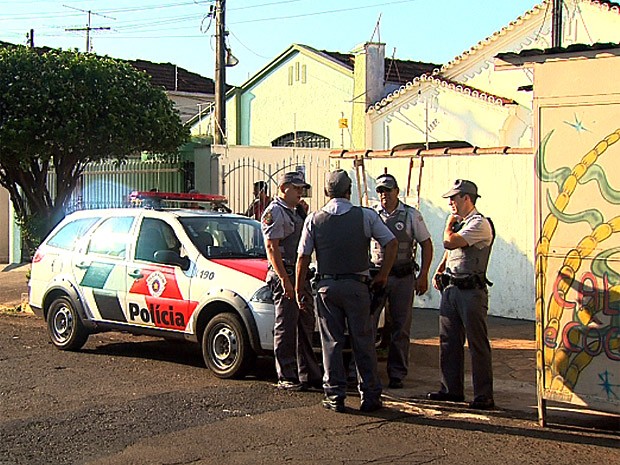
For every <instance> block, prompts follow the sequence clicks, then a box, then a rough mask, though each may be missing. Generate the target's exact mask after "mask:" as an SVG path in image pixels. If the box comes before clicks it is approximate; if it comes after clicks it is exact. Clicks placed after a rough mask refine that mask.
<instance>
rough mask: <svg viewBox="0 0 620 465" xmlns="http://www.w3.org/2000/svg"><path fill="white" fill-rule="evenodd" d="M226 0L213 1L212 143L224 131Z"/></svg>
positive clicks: (220, 136)
mask: <svg viewBox="0 0 620 465" xmlns="http://www.w3.org/2000/svg"><path fill="white" fill-rule="evenodd" d="M225 17H226V0H216V1H215V137H214V141H213V142H214V144H216V145H221V144H223V143H224V134H225V131H226V60H225V53H226V46H225V44H224V40H225V35H226V33H225V31H226V24H225V23H226V19H225Z"/></svg>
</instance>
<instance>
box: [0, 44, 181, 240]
mask: <svg viewBox="0 0 620 465" xmlns="http://www.w3.org/2000/svg"><path fill="white" fill-rule="evenodd" d="M188 137H189V132H188V130H187V128H185V127H184V126H183V125H182V123H181V120H180V118H179V114H178V112H177V111H176V109H175V108H174V105H173V103H172V101H171V100H170V99H168V97H167V96H166V94H165V92H164V91H163V89H160V88H156V87H153V86H152V85H151V83H150V77H149V76H148V75H147V74H146V73H144V72H142V71H139V70H137V69H136V68H134V67H133V66H131V65H130V64H129V63H125V62H122V61H119V60H115V59H112V58H108V57H100V56H96V55H92V54H82V53H78V52H73V51H59V50H51V51H47V52H42V51H41V50H34V49H31V48H26V47H22V46H15V47H7V48H4V49H2V50H0V185H2V186H3V187H5V188H6V189H7V190H8V191H9V194H10V197H11V202H12V203H13V207H14V209H15V214H16V216H17V221H18V222H19V224H20V225H21V226H22V228H24V230H25V231H24V232H25V241H26V242H27V244H26V245H28V246H29V249H30V250H32V247H33V246H36V245H38V243H39V241H40V239H41V238H42V237H44V236H45V235H46V234H47V233H48V232H49V231H50V230H51V229H52V228H53V227H54V225H55V224H56V223H57V222H58V221H60V219H62V217H63V216H64V206H65V202H66V201H67V200H68V199H69V197H70V195H71V193H72V192H73V190H74V188H75V186H76V183H77V181H78V180H79V177H80V175H81V174H82V173H83V171H84V168H85V167H86V165H87V164H88V163H90V162H93V161H97V160H101V159H106V158H113V159H118V160H122V159H125V158H127V157H129V156H131V155H134V154H137V153H140V152H143V151H147V152H151V153H157V154H160V155H164V156H165V155H166V154H173V153H176V152H177V150H178V148H179V146H180V145H181V144H183V143H184V142H185V141H187V140H188ZM51 168H53V169H54V171H55V172H56V175H57V186H56V192H50V191H49V190H48V186H47V182H46V181H47V174H48V171H49V170H50V169H51Z"/></svg>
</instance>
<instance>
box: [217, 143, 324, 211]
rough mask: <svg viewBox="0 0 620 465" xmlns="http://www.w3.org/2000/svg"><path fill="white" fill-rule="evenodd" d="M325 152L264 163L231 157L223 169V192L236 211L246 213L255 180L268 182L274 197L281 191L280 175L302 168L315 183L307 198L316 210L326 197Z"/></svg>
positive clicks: (249, 158) (270, 193)
mask: <svg viewBox="0 0 620 465" xmlns="http://www.w3.org/2000/svg"><path fill="white" fill-rule="evenodd" d="M322 155H323V154H316V153H306V154H297V155H292V156H288V157H283V158H280V159H279V160H270V161H265V162H261V161H259V160H257V159H256V158H253V157H241V158H238V159H236V160H229V162H228V163H226V164H222V168H221V178H220V182H221V186H222V188H221V193H222V194H224V195H226V196H227V197H228V205H229V207H230V208H231V210H232V211H233V212H237V213H239V212H244V211H245V210H246V209H247V207H248V205H249V204H250V203H251V202H252V200H253V193H252V190H253V185H254V183H255V182H257V181H265V182H266V183H267V184H268V186H269V192H268V193H269V195H270V196H271V197H272V198H273V197H275V196H276V195H277V191H278V176H279V175H280V174H281V173H286V172H288V171H300V172H302V173H304V175H305V177H306V182H308V183H309V184H310V185H311V186H312V189H310V195H309V197H308V198H307V199H306V201H307V202H308V203H309V204H310V209H311V210H317V209H318V208H320V207H321V206H323V204H324V203H325V200H326V199H325V194H324V192H323V184H324V180H325V173H327V172H328V171H329V156H328V154H327V153H326V154H324V156H322ZM274 158H275V157H274Z"/></svg>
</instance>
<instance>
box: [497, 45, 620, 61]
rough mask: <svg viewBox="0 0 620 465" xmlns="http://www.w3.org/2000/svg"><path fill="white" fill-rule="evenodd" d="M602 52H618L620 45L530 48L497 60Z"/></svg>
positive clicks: (504, 54) (501, 55)
mask: <svg viewBox="0 0 620 465" xmlns="http://www.w3.org/2000/svg"><path fill="white" fill-rule="evenodd" d="M604 50H620V44H616V43H604V44H601V43H596V44H572V45H569V46H568V47H550V48H545V49H540V48H531V49H527V50H521V51H520V52H519V53H514V52H508V53H499V54H498V55H497V58H500V59H508V58H514V57H521V58H527V57H532V56H539V55H561V54H565V53H580V52H591V51H592V52H594V51H604Z"/></svg>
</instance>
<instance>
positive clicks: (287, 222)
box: [261, 172, 321, 390]
mask: <svg viewBox="0 0 620 465" xmlns="http://www.w3.org/2000/svg"><path fill="white" fill-rule="evenodd" d="M309 187H310V185H309V184H307V183H306V181H305V180H304V176H303V174H302V173H298V172H289V173H283V174H282V175H281V176H280V178H279V180H278V196H277V197H276V198H275V199H274V200H273V201H272V202H271V203H270V204H269V205H268V206H267V208H266V209H265V212H264V213H263V216H262V218H261V227H262V231H263V236H264V238H265V247H266V249H267V258H268V260H269V271H268V274H267V284H268V285H269V286H270V288H271V290H272V292H273V300H274V304H275V308H276V313H275V324H274V329H273V345H274V355H275V363H276V372H277V375H278V384H277V387H278V388H279V389H284V390H307V389H308V388H309V387H321V370H320V368H319V366H318V364H317V362H316V360H315V357H314V352H313V350H312V333H313V331H314V323H315V317H314V307H313V305H312V298H311V295H312V294H311V289H310V283H309V282H308V281H307V280H306V279H304V281H302V282H301V285H300V289H301V292H302V293H303V295H304V296H305V300H306V308H305V309H304V310H303V311H300V309H299V307H298V306H297V302H296V299H295V282H294V279H295V260H296V258H297V244H298V243H299V236H300V235H301V229H302V226H303V221H304V218H303V217H302V215H300V209H299V208H297V207H298V206H299V205H300V204H301V205H305V202H303V201H302V200H301V197H302V194H303V192H304V189H307V188H309ZM302 211H304V210H303V209H302ZM306 211H307V205H306V210H305V211H304V213H305V212H306Z"/></svg>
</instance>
